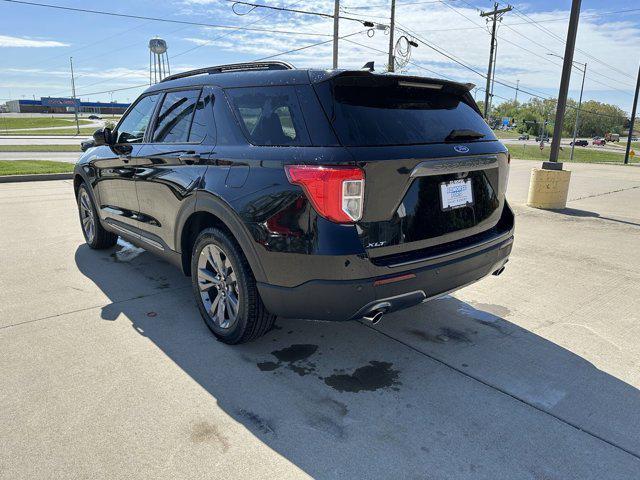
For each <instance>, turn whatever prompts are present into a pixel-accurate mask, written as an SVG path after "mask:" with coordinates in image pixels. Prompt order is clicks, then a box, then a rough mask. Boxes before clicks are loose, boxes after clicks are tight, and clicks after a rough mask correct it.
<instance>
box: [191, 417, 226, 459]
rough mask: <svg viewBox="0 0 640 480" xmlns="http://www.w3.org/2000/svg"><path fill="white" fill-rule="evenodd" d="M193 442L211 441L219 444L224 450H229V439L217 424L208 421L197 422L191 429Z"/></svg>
mask: <svg viewBox="0 0 640 480" xmlns="http://www.w3.org/2000/svg"><path fill="white" fill-rule="evenodd" d="M191 441H192V442H193V443H211V444H215V445H218V446H219V447H220V448H221V450H222V451H223V452H226V451H227V450H229V445H230V444H229V439H228V438H227V437H225V436H224V435H223V434H222V433H221V432H220V430H219V428H218V427H217V426H216V425H213V424H211V423H208V422H199V423H196V424H195V425H194V426H193V428H192V429H191Z"/></svg>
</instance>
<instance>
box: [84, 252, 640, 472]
mask: <svg viewBox="0 0 640 480" xmlns="http://www.w3.org/2000/svg"><path fill="white" fill-rule="evenodd" d="M75 262H76V265H77V267H78V269H79V270H80V271H81V272H82V273H83V274H84V275H85V276H86V277H88V278H89V279H91V280H92V281H93V282H94V283H95V284H96V285H97V286H98V287H99V288H100V290H101V291H102V292H104V294H105V295H106V296H107V297H108V298H109V299H110V301H111V303H109V304H108V305H106V306H104V307H103V308H102V311H101V317H102V319H104V320H108V321H116V320H117V321H126V322H130V323H131V326H132V327H133V330H134V331H135V332H136V334H139V335H144V336H145V337H146V338H148V339H149V340H150V341H152V342H153V343H154V344H155V345H156V346H157V347H158V348H159V349H160V350H161V351H162V352H164V354H165V355H167V357H168V358H170V359H171V360H172V361H173V362H175V364H176V365H177V366H178V367H179V368H181V369H182V371H184V372H185V373H186V374H187V375H189V377H191V378H192V379H193V381H195V382H197V383H198V384H199V385H200V386H201V387H202V388H203V389H204V390H206V391H207V392H208V393H209V394H210V395H211V396H212V397H213V398H215V400H216V402H217V406H218V407H219V408H221V409H223V410H224V412H225V413H226V414H227V415H229V416H230V417H231V418H232V419H234V420H235V421H236V422H239V423H240V424H242V425H243V426H244V427H245V428H246V429H247V430H248V431H250V432H251V433H252V434H253V435H254V436H255V438H257V439H258V440H260V441H261V442H263V443H264V444H265V445H267V446H268V447H269V448H271V449H272V450H273V451H275V452H277V453H278V454H280V455H281V456H283V457H284V458H286V459H288V460H289V461H290V462H292V463H293V464H294V465H296V466H297V467H298V468H300V469H301V470H303V471H304V472H306V473H307V474H309V475H311V476H312V477H314V478H390V477H392V476H393V477H402V478H406V477H416V478H425V477H429V478H480V477H482V478H499V477H500V478H525V477H526V478H569V477H571V478H604V477H606V476H607V475H613V477H616V478H631V476H630V472H634V473H638V471H640V467H639V465H640V464H639V463H637V462H638V454H640V441H639V438H640V435H639V433H638V429H637V425H640V392H639V391H638V390H637V389H636V388H634V387H633V386H631V385H628V384H627V383H625V382H623V381H621V380H619V379H617V378H616V377H614V376H612V375H609V374H607V373H606V372H603V371H601V370H599V369H598V368H596V367H595V366H594V365H593V364H591V363H590V362H588V361H586V360H585V359H583V358H582V357H580V356H578V355H575V354H574V353H572V352H571V351H569V350H566V349H564V348H562V347H560V346H558V345H556V344H554V343H553V342H550V341H548V340H546V339H544V338H542V337H540V336H537V335H535V334H533V333H531V332H529V331H527V330H525V329H523V328H521V327H519V326H518V325H516V324H515V323H513V322H510V321H508V320H507V318H508V317H509V316H510V315H511V313H510V312H509V310H507V309H506V308H505V307H503V306H498V305H479V304H474V305H472V304H469V303H466V302H462V301H460V300H458V299H456V298H455V297H453V296H447V297H444V298H443V299H440V300H436V301H432V302H430V303H427V304H422V305H420V306H418V307H416V308H413V309H410V310H407V311H404V312H396V313H393V314H390V315H388V317H387V318H385V319H384V320H383V322H382V324H381V325H379V326H375V327H374V326H369V325H365V324H363V323H360V322H339V323H333V322H314V321H301V320H290V319H278V320H277V322H276V326H275V328H274V329H273V330H272V331H270V332H269V333H268V334H267V335H265V336H264V337H262V338H260V339H258V340H257V341H255V342H252V343H250V344H246V345H239V346H234V347H231V346H227V345H224V344H222V343H220V342H217V341H216V340H215V338H214V337H213V335H212V334H211V333H210V332H209V330H208V329H207V328H206V326H205V325H204V322H203V321H202V320H201V318H200V316H199V313H198V310H197V308H196V307H195V303H194V301H193V299H192V292H191V290H190V283H189V280H188V279H186V278H185V277H184V276H183V275H182V274H181V273H180V272H179V271H178V270H177V269H175V267H173V266H171V265H169V264H167V263H165V262H163V261H161V260H158V259H156V258H155V257H153V256H152V255H151V254H149V253H147V252H144V251H143V250H141V249H136V248H135V247H132V246H131V245H129V244H126V243H120V244H119V246H118V247H117V248H116V249H115V250H112V251H105V252H96V251H93V250H91V249H89V248H88V247H87V246H86V245H82V246H80V247H78V249H77V250H76V253H75ZM132 334H133V332H132ZM203 415H205V417H204V418H205V420H203V421H205V422H206V421H207V420H206V413H205V414H203ZM202 425H203V424H202V423H198V424H196V425H190V426H189V428H192V429H200V430H202V429H203V426H202ZM216 428H217V427H216V426H215V425H214V426H211V428H210V429H209V430H210V431H216V432H219V430H216ZM205 430H207V429H206V428H205ZM207 431H208V430H207ZM194 435H195V437H198V435H199V434H198V432H194ZM220 435H223V436H224V432H222V433H220ZM222 443H223V445H222V446H221V449H220V452H219V453H224V451H225V449H228V448H231V447H232V446H231V447H230V446H229V444H228V442H226V443H225V442H222ZM612 446H613V447H618V448H612ZM601 450H604V451H605V453H601V452H600V451H601ZM569 451H570V452H571V455H568V454H567V452H569ZM623 452H626V453H623ZM601 455H604V457H602V456H601ZM618 455H621V457H618ZM614 458H615V459H617V460H616V461H615V465H611V462H612V461H613V460H612V459H614ZM634 467H635V468H639V470H635V471H633V468H634ZM505 472H509V473H508V474H506V473H505ZM614 473H615V474H614ZM613 477H609V478H613Z"/></svg>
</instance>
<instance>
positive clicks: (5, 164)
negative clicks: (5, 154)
mask: <svg viewBox="0 0 640 480" xmlns="http://www.w3.org/2000/svg"><path fill="white" fill-rule="evenodd" d="M73 167H74V164H73V163H66V162H51V161H49V160H0V175H29V174H34V173H67V172H73Z"/></svg>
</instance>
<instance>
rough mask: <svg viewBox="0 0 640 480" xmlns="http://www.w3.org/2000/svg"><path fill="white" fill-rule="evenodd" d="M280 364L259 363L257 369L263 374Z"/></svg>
mask: <svg viewBox="0 0 640 480" xmlns="http://www.w3.org/2000/svg"><path fill="white" fill-rule="evenodd" d="M279 366H280V364H278V363H276V362H260V363H258V368H259V369H260V370H262V371H263V372H271V371H273V370H275V369H276V368H278V367H279Z"/></svg>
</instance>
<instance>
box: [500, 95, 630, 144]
mask: <svg viewBox="0 0 640 480" xmlns="http://www.w3.org/2000/svg"><path fill="white" fill-rule="evenodd" d="M555 110H556V100H555V99H539V98H532V99H531V100H529V101H527V102H524V103H520V102H518V103H516V102H515V101H513V100H508V101H505V102H502V103H501V104H499V105H497V106H495V107H494V109H493V112H492V116H493V117H495V118H502V117H509V118H513V119H514V120H515V123H516V125H517V130H518V131H519V132H520V133H529V134H532V135H539V134H540V131H541V125H542V123H543V122H544V121H545V120H546V121H547V122H549V123H547V128H546V130H545V133H546V134H548V135H550V134H551V133H552V131H553V126H552V124H551V123H550V122H552V121H553V118H555ZM577 110H578V103H577V102H576V101H575V100H571V99H569V100H568V101H567V110H566V112H565V116H564V122H563V125H562V134H563V136H568V137H570V136H572V135H573V128H574V124H575V120H576V113H577ZM625 124H626V125H628V119H627V117H626V115H625V113H624V111H622V110H621V109H620V108H619V107H617V106H616V105H611V104H607V103H601V102H598V101H595V100H589V101H586V102H583V103H582V106H581V108H580V117H579V121H578V136H579V137H592V136H595V135H599V136H603V135H604V134H605V133H608V132H612V133H623V131H624V126H625ZM627 128H628V127H627Z"/></svg>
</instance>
